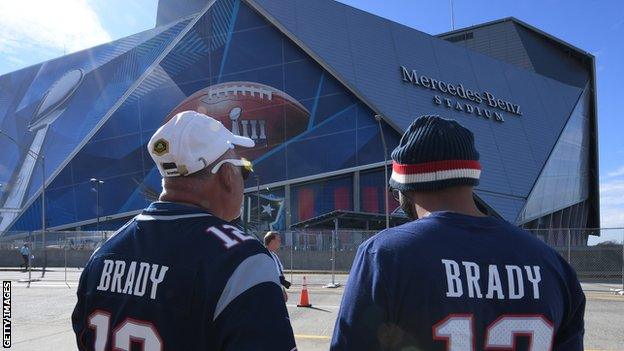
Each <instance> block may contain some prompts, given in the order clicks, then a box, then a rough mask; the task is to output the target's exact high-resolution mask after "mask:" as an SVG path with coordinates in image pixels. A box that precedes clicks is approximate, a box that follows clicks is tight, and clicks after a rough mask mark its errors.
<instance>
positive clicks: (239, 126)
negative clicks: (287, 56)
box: [165, 82, 310, 160]
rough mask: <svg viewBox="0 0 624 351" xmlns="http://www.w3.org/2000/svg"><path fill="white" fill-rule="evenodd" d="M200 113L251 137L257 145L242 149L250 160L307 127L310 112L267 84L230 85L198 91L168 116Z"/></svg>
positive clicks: (244, 155) (242, 152)
mask: <svg viewBox="0 0 624 351" xmlns="http://www.w3.org/2000/svg"><path fill="white" fill-rule="evenodd" d="M188 110H192V111H197V112H199V113H203V114H205V115H208V116H210V117H213V118H215V119H217V120H219V121H220V122H221V123H223V125H224V126H225V127H226V128H228V129H229V130H230V131H232V133H234V134H237V135H242V136H245V137H249V138H251V139H253V140H254V141H255V142H256V146H255V147H254V148H252V149H249V150H240V152H239V153H240V155H241V156H243V157H246V158H247V159H249V160H254V159H256V158H257V157H258V156H261V155H262V154H264V153H266V152H267V151H269V150H271V149H272V148H274V147H275V146H277V145H279V144H282V143H283V142H284V141H286V140H289V139H291V138H292V137H294V136H296V135H298V134H300V133H302V132H303V131H305V130H306V129H307V127H308V121H309V119H310V113H309V112H308V110H307V109H306V108H305V107H304V106H303V105H301V104H300V103H299V102H298V101H297V100H295V99H294V98H293V97H291V96H290V95H288V94H286V93H284V92H283V91H280V90H278V89H275V88H273V87H270V86H268V85H264V84H260V83H253V82H227V83H220V84H216V85H212V86H210V87H207V88H204V89H202V90H199V91H197V92H195V93H194V94H192V95H191V96H189V97H188V98H186V99H185V100H184V101H182V103H180V104H179V105H178V106H176V108H174V109H173V111H171V113H169V115H168V116H167V118H166V120H165V122H167V121H169V119H171V118H172V117H173V116H175V115H176V114H178V113H180V112H182V111H188Z"/></svg>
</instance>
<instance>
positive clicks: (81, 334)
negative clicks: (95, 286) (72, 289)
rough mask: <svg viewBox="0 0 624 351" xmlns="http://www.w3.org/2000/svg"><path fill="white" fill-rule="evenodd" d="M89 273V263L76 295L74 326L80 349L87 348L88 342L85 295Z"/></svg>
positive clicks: (81, 277)
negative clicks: (86, 335)
mask: <svg viewBox="0 0 624 351" xmlns="http://www.w3.org/2000/svg"><path fill="white" fill-rule="evenodd" d="M88 274H89V265H88V264H87V266H86V267H85V269H84V270H83V271H82V274H81V275H80V281H79V283H78V290H77V292H76V295H77V297H78V301H77V302H76V306H75V307H74V312H73V313H72V316H71V320H72V327H73V329H74V333H75V334H76V343H77V346H78V350H87V347H86V345H87V342H86V340H85V331H86V330H85V329H86V328H88V325H87V323H88V321H87V320H86V318H87V317H86V316H85V313H86V308H85V304H86V301H85V300H86V297H85V289H86V283H87V276H88Z"/></svg>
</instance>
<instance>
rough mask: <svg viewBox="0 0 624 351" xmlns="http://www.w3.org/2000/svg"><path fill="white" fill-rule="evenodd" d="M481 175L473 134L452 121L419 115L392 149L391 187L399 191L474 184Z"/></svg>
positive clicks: (429, 189)
mask: <svg viewBox="0 0 624 351" xmlns="http://www.w3.org/2000/svg"><path fill="white" fill-rule="evenodd" d="M480 175H481V165H480V163H479V152H477V150H476V149H475V145H474V136H473V134H472V132H471V131H470V130H468V129H466V128H465V127H463V126H462V125H461V124H459V123H457V122H456V121H454V120H449V119H444V118H440V117H438V116H428V115H426V116H421V117H419V118H417V119H416V120H415V121H414V122H412V124H411V125H410V126H409V128H408V129H407V131H406V132H405V134H403V137H401V141H400V143H399V145H398V146H397V147H396V149H394V151H392V177H391V178H390V187H391V188H394V189H398V190H400V191H432V190H440V189H444V188H448V187H451V186H457V185H473V186H474V185H478V184H479V176H480Z"/></svg>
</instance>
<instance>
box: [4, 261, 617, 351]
mask: <svg viewBox="0 0 624 351" xmlns="http://www.w3.org/2000/svg"><path fill="white" fill-rule="evenodd" d="M40 275H41V272H33V277H35V276H36V277H39V276H40ZM79 275H80V271H79V270H77V269H69V270H68V273H67V278H68V279H67V283H66V282H65V274H64V270H63V269H62V268H53V269H51V270H49V271H48V272H47V273H46V276H45V278H44V279H43V280H41V281H38V282H33V283H32V284H31V287H30V288H26V283H20V282H18V281H19V280H20V279H24V278H25V277H26V276H27V273H23V272H19V271H2V270H0V280H11V281H12V282H13V283H12V288H13V292H12V299H13V301H12V306H13V310H12V313H13V316H12V323H13V335H12V336H13V347H12V348H11V350H24V351H34V350H37V351H39V350H41V351H46V350H50V351H64V350H75V349H76V347H75V341H74V334H73V332H72V329H71V323H70V315H71V312H72V309H73V306H74V304H75V303H76V295H75V290H76V287H77V284H78V278H79ZM306 276H307V278H308V289H309V293H310V302H311V303H312V305H313V308H298V307H296V304H297V303H298V302H299V294H300V291H301V286H300V284H301V282H302V275H301V274H294V275H293V276H292V280H293V287H292V288H291V289H290V291H289V297H290V298H289V301H288V302H287V307H288V311H289V314H290V317H291V322H292V325H293V329H294V331H295V337H296V340H297V345H298V346H299V350H302V351H308V350H312V351H316V350H327V349H328V348H329V342H330V338H331V335H332V332H333V327H334V321H335V319H336V315H337V312H338V308H339V305H340V300H341V298H342V293H343V291H344V290H343V289H344V288H343V287H344V283H345V282H346V278H347V276H346V275H344V274H341V275H336V283H340V284H342V286H343V287H340V288H337V289H325V288H323V287H322V286H323V285H325V284H327V283H329V282H331V275H328V274H309V275H308V274H306ZM290 278H291V277H290V274H287V279H290ZM584 288H586V295H587V309H586V318H585V320H586V338H585V347H586V350H593V351H597V350H600V351H602V350H608V351H624V297H623V296H618V295H615V294H614V293H612V292H609V291H608V288H609V287H606V288H604V287H602V286H595V285H584Z"/></svg>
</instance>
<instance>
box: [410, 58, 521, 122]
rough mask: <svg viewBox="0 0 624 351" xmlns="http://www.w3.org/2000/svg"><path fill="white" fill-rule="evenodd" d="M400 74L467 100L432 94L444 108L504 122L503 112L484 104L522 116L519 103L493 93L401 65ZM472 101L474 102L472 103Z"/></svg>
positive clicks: (435, 100)
mask: <svg viewBox="0 0 624 351" xmlns="http://www.w3.org/2000/svg"><path fill="white" fill-rule="evenodd" d="M401 75H402V78H403V81H404V82H406V83H412V84H414V85H416V86H419V87H421V88H425V89H430V90H434V91H441V92H442V93H444V94H447V95H451V96H454V97H457V98H459V99H461V100H466V101H467V102H464V101H461V100H457V99H453V98H448V97H443V96H440V95H434V96H433V103H434V104H436V105H440V106H445V107H446V108H451V109H455V110H457V111H460V112H465V113H470V114H475V115H477V116H481V117H484V118H487V119H493V120H495V121H497V122H504V121H505V119H504V118H503V114H502V113H501V112H498V111H493V110H490V109H488V108H487V107H483V106H479V105H486V106H488V107H491V108H495V109H498V110H501V111H504V112H508V113H511V114H513V115H516V116H522V111H521V110H520V105H518V104H514V103H512V102H509V101H506V100H503V99H497V98H496V97H495V96H494V94H492V93H490V92H487V91H484V92H483V93H481V92H478V91H475V90H471V89H467V88H465V87H464V85H463V84H462V83H459V84H451V83H447V82H445V81H443V80H440V79H435V78H431V77H428V76H425V75H422V74H419V73H418V72H417V71H416V70H409V69H408V68H407V67H405V66H401ZM473 103H474V104H473Z"/></svg>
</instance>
